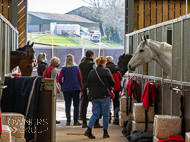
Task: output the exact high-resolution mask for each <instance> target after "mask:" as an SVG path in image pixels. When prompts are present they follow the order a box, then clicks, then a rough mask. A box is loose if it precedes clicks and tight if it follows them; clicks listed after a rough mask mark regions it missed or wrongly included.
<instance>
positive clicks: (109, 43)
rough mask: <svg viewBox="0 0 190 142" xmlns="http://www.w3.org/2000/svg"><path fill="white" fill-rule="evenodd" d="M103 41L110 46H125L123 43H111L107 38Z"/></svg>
mask: <svg viewBox="0 0 190 142" xmlns="http://www.w3.org/2000/svg"><path fill="white" fill-rule="evenodd" d="M101 41H102V43H104V44H107V45H108V46H110V47H123V45H121V44H115V43H111V42H109V41H107V40H105V39H101Z"/></svg>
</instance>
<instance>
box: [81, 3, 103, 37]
mask: <svg viewBox="0 0 190 142" xmlns="http://www.w3.org/2000/svg"><path fill="white" fill-rule="evenodd" d="M81 1H83V2H85V3H87V4H89V5H91V6H92V7H94V8H95V12H96V13H95V15H96V17H97V19H98V22H99V29H100V32H101V34H102V36H104V30H103V22H102V8H103V1H104V0H81Z"/></svg>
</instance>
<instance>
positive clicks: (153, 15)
mask: <svg viewBox="0 0 190 142" xmlns="http://www.w3.org/2000/svg"><path fill="white" fill-rule="evenodd" d="M156 23H157V22H156V0H152V1H151V25H155V24H156Z"/></svg>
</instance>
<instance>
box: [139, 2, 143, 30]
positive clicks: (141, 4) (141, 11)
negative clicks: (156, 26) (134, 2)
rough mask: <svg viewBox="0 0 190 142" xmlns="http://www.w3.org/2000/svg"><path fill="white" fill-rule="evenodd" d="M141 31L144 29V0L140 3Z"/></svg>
mask: <svg viewBox="0 0 190 142" xmlns="http://www.w3.org/2000/svg"><path fill="white" fill-rule="evenodd" d="M138 25H139V29H142V28H144V0H140V1H139V24H138Z"/></svg>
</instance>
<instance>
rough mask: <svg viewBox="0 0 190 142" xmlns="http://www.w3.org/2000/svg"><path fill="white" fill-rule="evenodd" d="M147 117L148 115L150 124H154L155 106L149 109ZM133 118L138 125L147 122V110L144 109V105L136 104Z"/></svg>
mask: <svg viewBox="0 0 190 142" xmlns="http://www.w3.org/2000/svg"><path fill="white" fill-rule="evenodd" d="M147 115H148V122H154V115H155V110H154V106H151V107H149V110H148V113H147ZM133 116H134V121H135V122H137V123H144V122H145V109H144V108H143V106H142V103H134V105H133Z"/></svg>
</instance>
